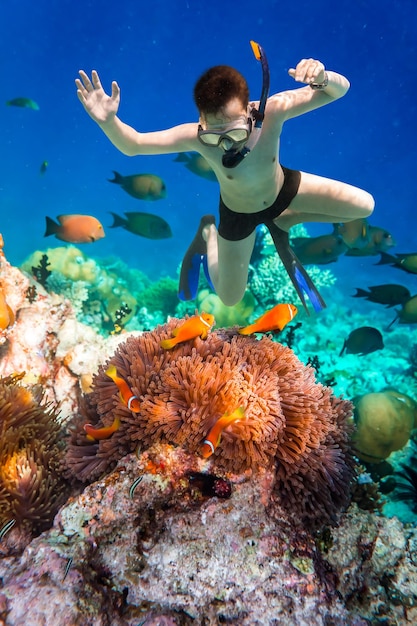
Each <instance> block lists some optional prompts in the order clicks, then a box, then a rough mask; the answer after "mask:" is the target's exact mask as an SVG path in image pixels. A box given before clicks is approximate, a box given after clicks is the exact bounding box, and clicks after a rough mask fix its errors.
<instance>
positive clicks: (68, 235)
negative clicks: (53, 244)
mask: <svg viewBox="0 0 417 626" xmlns="http://www.w3.org/2000/svg"><path fill="white" fill-rule="evenodd" d="M57 220H58V222H59V224H57V223H56V222H54V220H53V219H51V218H50V217H46V230H45V235H44V237H49V236H50V235H55V237H56V238H57V239H60V240H61V241H67V242H68V243H92V242H93V241H97V240H98V239H102V238H103V237H104V236H105V234H104V229H103V226H102V224H101V223H100V222H99V220H98V219H97V218H96V217H93V216H92V215H78V214H74V215H58V217H57Z"/></svg>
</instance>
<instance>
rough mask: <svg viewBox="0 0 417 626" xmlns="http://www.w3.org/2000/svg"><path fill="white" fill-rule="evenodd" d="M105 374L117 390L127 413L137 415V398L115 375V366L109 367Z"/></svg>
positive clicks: (138, 409)
mask: <svg viewBox="0 0 417 626" xmlns="http://www.w3.org/2000/svg"><path fill="white" fill-rule="evenodd" d="M106 374H107V376H108V377H109V378H111V379H112V381H113V382H114V384H115V385H116V387H117V388H118V390H119V395H120V398H121V400H122V402H123V403H124V404H125V405H126V406H127V408H128V409H129V411H132V412H133V413H139V411H140V404H139V400H138V397H137V396H135V395H134V394H133V393H132V390H131V388H130V387H129V385H128V384H127V382H126V381H125V380H124V379H123V378H121V377H120V376H119V375H118V374H117V369H116V366H115V365H109V367H108V368H107V370H106Z"/></svg>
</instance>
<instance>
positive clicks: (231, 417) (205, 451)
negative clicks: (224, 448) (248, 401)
mask: <svg viewBox="0 0 417 626" xmlns="http://www.w3.org/2000/svg"><path fill="white" fill-rule="evenodd" d="M244 418H245V409H244V408H243V407H242V406H240V407H238V408H237V409H235V410H234V411H233V413H230V414H229V413H225V414H224V415H222V417H220V418H219V419H218V420H217V422H216V423H215V424H214V426H213V427H212V428H211V429H210V432H209V433H208V435H207V437H206V439H204V442H203V445H202V446H201V456H202V457H203V458H204V459H208V458H209V457H210V456H211V455H212V454H213V453H214V451H215V450H216V448H217V447H218V445H219V443H220V441H221V437H222V432H223V431H224V429H225V428H227V427H228V426H230V425H231V424H234V423H236V422H240V421H241V420H243V419H244Z"/></svg>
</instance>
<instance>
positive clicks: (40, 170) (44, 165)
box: [39, 161, 49, 174]
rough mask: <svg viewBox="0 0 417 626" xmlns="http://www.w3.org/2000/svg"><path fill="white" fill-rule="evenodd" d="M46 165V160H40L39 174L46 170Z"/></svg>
mask: <svg viewBox="0 0 417 626" xmlns="http://www.w3.org/2000/svg"><path fill="white" fill-rule="evenodd" d="M48 165H49V164H48V161H42V164H41V166H40V168H39V172H40V174H45V172H46V170H47V169H48Z"/></svg>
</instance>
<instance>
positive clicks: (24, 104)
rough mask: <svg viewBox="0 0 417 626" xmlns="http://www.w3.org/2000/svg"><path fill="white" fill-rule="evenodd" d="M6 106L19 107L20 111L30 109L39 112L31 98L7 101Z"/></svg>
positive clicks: (36, 104)
mask: <svg viewBox="0 0 417 626" xmlns="http://www.w3.org/2000/svg"><path fill="white" fill-rule="evenodd" d="M6 104H7V106H9V107H20V108H22V109H32V110H33V111H39V105H38V103H37V102H35V101H34V100H32V99H31V98H23V97H22V98H13V99H12V100H7V102H6Z"/></svg>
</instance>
